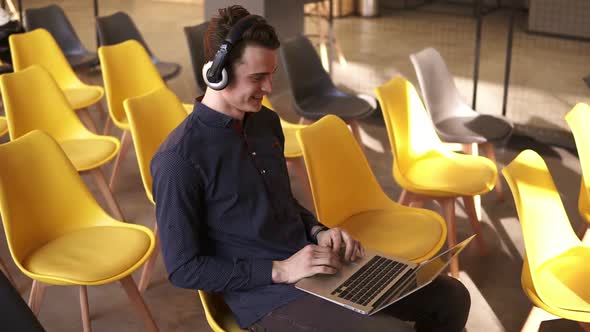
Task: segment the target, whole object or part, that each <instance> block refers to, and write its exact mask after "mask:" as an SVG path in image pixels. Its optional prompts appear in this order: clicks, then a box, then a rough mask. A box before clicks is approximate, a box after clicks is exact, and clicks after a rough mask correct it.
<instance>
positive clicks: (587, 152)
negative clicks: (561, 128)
mask: <svg viewBox="0 0 590 332" xmlns="http://www.w3.org/2000/svg"><path fill="white" fill-rule="evenodd" d="M565 120H566V121H567V123H568V125H569V126H570V128H571V130H572V134H574V139H575V141H576V148H577V149H578V157H579V158H580V166H581V168H582V183H581V185H580V196H579V199H578V209H579V210H580V213H581V214H582V216H584V217H585V218H588V217H589V216H590V201H589V199H590V132H589V131H588V128H586V126H587V125H588V123H590V106H589V105H588V104H585V103H579V104H577V105H576V106H575V107H574V108H573V109H572V110H571V111H570V112H569V113H568V114H566V116H565ZM586 221H587V222H590V220H586Z"/></svg>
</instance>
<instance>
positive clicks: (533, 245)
mask: <svg viewBox="0 0 590 332" xmlns="http://www.w3.org/2000/svg"><path fill="white" fill-rule="evenodd" d="M502 173H503V174H504V176H505V177H506V180H507V181H508V185H509V186H510V189H511V190H512V194H513V196H514V201H515V204H516V210H517V211H518V217H519V219H520V223H521V225H522V235H523V238H524V244H525V250H526V256H527V259H528V266H529V268H530V274H531V276H532V279H533V283H534V284H537V281H536V280H535V279H536V274H535V271H536V270H538V269H539V267H540V266H541V265H543V264H544V263H545V262H547V261H548V260H550V259H551V258H554V257H556V256H557V255H559V254H561V253H563V252H564V251H566V250H568V249H569V248H571V247H572V246H575V245H578V244H580V240H579V239H578V237H577V236H576V234H575V233H574V231H573V229H572V227H571V225H570V223H569V219H568V217H567V214H566V212H565V208H564V207H563V203H562V201H561V198H560V197H559V192H558V191H557V189H556V188H555V183H554V182H553V179H552V178H551V174H549V170H548V169H547V165H545V162H544V161H543V159H542V158H541V156H539V155H538V154H537V153H536V152H534V151H532V150H525V151H523V152H521V153H520V154H519V155H518V157H516V159H514V160H513V161H512V162H511V163H510V164H509V165H508V166H506V167H505V168H504V169H503V170H502Z"/></svg>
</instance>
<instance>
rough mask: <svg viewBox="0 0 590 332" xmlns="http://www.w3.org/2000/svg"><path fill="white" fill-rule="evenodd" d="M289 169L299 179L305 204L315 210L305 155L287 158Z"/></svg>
mask: <svg viewBox="0 0 590 332" xmlns="http://www.w3.org/2000/svg"><path fill="white" fill-rule="evenodd" d="M287 169H288V170H289V171H290V172H293V175H295V176H296V177H297V179H298V180H299V183H300V184H301V189H302V191H303V198H304V199H305V205H306V207H307V208H308V209H310V211H312V212H314V211H313V210H315V206H314V202H313V193H312V191H311V186H310V184H309V177H308V176H307V169H306V168H305V160H304V159H303V157H299V158H287Z"/></svg>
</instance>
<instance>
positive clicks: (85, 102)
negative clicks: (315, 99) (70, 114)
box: [63, 85, 104, 110]
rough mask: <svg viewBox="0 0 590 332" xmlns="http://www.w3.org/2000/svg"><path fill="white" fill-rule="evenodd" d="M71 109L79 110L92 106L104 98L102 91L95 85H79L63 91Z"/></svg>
mask: <svg viewBox="0 0 590 332" xmlns="http://www.w3.org/2000/svg"><path fill="white" fill-rule="evenodd" d="M63 92H64V94H65V95H66V98H67V99H68V102H70V105H71V106H72V108H73V109H75V110H79V109H82V108H86V107H88V106H91V105H94V104H96V103H97V102H99V101H100V99H101V98H102V96H104V89H103V88H102V87H100V86H95V85H80V86H79V87H75V88H65V89H63Z"/></svg>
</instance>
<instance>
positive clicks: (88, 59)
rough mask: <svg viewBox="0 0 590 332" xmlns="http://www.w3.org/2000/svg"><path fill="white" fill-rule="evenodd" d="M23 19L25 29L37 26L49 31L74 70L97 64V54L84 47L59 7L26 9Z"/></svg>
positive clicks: (28, 29)
mask: <svg viewBox="0 0 590 332" xmlns="http://www.w3.org/2000/svg"><path fill="white" fill-rule="evenodd" d="M24 20H25V30H26V31H32V30H35V29H37V28H43V29H45V30H47V31H49V33H51V35H52V36H53V38H55V40H56V41H57V44H58V45H59V47H60V48H61V50H62V51H63V53H64V55H65V56H66V58H67V59H68V62H69V63H70V65H71V66H72V68H74V69H75V70H76V69H81V68H90V67H94V66H96V65H98V56H97V55H96V53H95V52H90V51H88V50H87V49H86V47H84V45H83V44H82V42H81V41H80V38H79V37H78V35H77V34H76V31H74V28H73V27H72V24H71V23H70V21H69V20H68V18H67V16H66V14H65V13H64V11H63V10H62V9H61V7H59V6H57V5H49V6H47V7H41V8H30V9H26V10H25V14H24Z"/></svg>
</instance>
